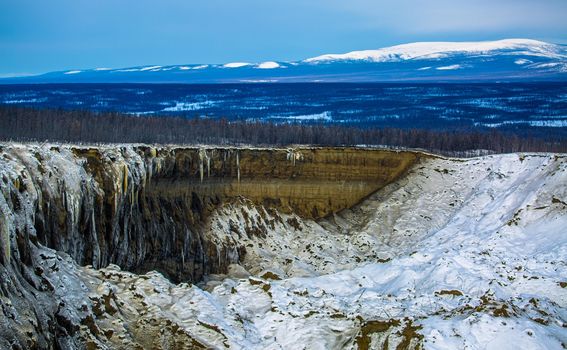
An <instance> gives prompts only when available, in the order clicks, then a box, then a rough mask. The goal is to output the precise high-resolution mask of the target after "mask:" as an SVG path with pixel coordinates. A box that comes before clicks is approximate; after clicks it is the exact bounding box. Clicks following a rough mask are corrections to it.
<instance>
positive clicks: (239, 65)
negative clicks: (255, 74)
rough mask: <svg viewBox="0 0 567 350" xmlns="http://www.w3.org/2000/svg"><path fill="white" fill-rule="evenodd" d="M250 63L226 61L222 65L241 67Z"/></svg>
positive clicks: (225, 66)
mask: <svg viewBox="0 0 567 350" xmlns="http://www.w3.org/2000/svg"><path fill="white" fill-rule="evenodd" d="M250 65H251V63H247V62H232V63H226V64H224V65H223V67H224V68H241V67H246V66H250Z"/></svg>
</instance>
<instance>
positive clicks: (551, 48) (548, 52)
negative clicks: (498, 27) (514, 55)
mask: <svg viewBox="0 0 567 350" xmlns="http://www.w3.org/2000/svg"><path fill="white" fill-rule="evenodd" d="M499 50H506V51H511V50H514V51H519V52H518V54H524V55H529V56H542V57H548V58H566V57H567V56H566V55H565V52H561V51H562V50H561V49H560V47H558V46H557V45H553V44H548V43H545V42H542V41H537V40H529V39H506V40H498V41H479V42H419V43H411V44H403V45H396V46H391V47H385V48H382V49H378V50H364V51H352V52H349V53H345V54H326V55H321V56H317V57H313V58H308V59H306V60H305V61H304V62H308V63H320V62H328V61H341V60H342V61H370V62H396V61H403V60H412V59H437V58H443V57H447V56H449V55H451V54H457V53H460V54H489V53H493V52H495V51H499Z"/></svg>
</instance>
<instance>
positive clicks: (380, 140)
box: [0, 106, 567, 156]
mask: <svg viewBox="0 0 567 350" xmlns="http://www.w3.org/2000/svg"><path fill="white" fill-rule="evenodd" d="M0 139H1V140H4V141H19V142H28V141H36V142H43V141H51V142H68V143H151V144H181V145H183V144H185V145H195V144H215V145H244V144H245V145H263V146H268V145H269V146H287V145H294V144H303V145H317V146H355V145H367V146H383V147H398V148H417V149H425V150H429V151H432V152H437V153H441V154H447V155H464V156H466V155H477V154H482V153H506V152H567V139H565V138H559V137H557V138H542V137H526V136H520V135H516V134H512V133H505V132H500V131H496V130H490V131H479V130H460V131H446V130H445V131H440V130H428V129H400V128H358V127H350V126H342V125H329V124H310V125H306V124H289V123H285V124H275V123H268V122H261V121H254V122H245V121H229V120H227V119H208V118H192V119H189V118H184V117H172V116H133V115H127V114H123V113H117V112H91V111H84V110H82V111H81V110H62V109H33V108H25V107H12V106H0ZM479 150H480V151H479Z"/></svg>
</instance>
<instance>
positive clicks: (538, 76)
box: [0, 39, 567, 84]
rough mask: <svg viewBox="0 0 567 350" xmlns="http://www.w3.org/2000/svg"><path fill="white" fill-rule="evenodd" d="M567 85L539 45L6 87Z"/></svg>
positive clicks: (560, 65)
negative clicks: (416, 83)
mask: <svg viewBox="0 0 567 350" xmlns="http://www.w3.org/2000/svg"><path fill="white" fill-rule="evenodd" d="M471 80H479V81H517V80H523V81H535V80H560V81H564V80H567V47H566V46H564V45H559V44H552V43H546V42H543V41H537V40H532V39H504V40H496V41H477V42H417V43H409V44H402V45H396V46H390V47H384V48H380V49H376V50H362V51H351V52H348V53H344V54H324V55H320V56H315V57H311V58H307V59H304V60H299V61H264V62H259V63H251V62H240V61H238V62H228V63H224V64H210V63H209V64H203V63H201V64H185V65H147V66H136V67H126V68H118V69H110V68H93V69H83V70H79V69H71V70H65V71H58V72H49V73H45V74H41V75H36V76H25V77H10V78H4V79H0V84H1V83H67V82H68V83H90V82H92V83H106V82H108V83H113V82H116V83H269V82H293V83H296V82H388V81H471Z"/></svg>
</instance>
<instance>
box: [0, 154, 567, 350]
mask: <svg viewBox="0 0 567 350" xmlns="http://www.w3.org/2000/svg"><path fill="white" fill-rule="evenodd" d="M566 169H567V160H566V159H565V157H563V156H558V155H527V156H525V155H503V156H490V157H484V158H478V159H472V160H467V161H463V160H448V159H443V158H438V157H433V156H430V155H425V154H422V153H416V152H396V151H384V150H364V149H334V148H295V149H249V148H214V147H203V148H179V147H160V148H155V147H149V146H98V147H79V146H60V145H47V146H46V145H42V146H39V145H18V144H5V145H2V146H1V149H0V174H1V179H0V181H1V186H2V189H1V191H2V195H1V196H0V277H1V279H0V306H1V313H2V315H0V316H1V317H0V348H14V349H18V348H20V349H26V348H39V349H50V348H54V349H55V348H62V349H75V348H89V349H90V348H92V349H95V348H103V349H104V348H110V349H113V348H123V349H131V348H140V349H142V348H144V349H147V348H163V349H170V348H211V347H212V348H245V349H252V348H258V349H264V348H282V347H283V348H289V349H292V348H298V347H301V346H306V347H307V348H359V349H365V348H384V347H388V346H390V347H393V348H400V349H409V348H419V347H426V348H447V347H448V348H451V347H463V346H469V345H470V346H473V347H475V346H477V347H488V345H490V344H492V345H493V346H497V345H498V344H506V342H508V343H510V339H515V340H516V341H522V342H523V344H524V345H525V344H536V345H538V346H540V347H541V348H554V347H556V346H560V345H563V346H565V344H566V343H567V339H566V336H565V331H564V330H565V327H566V320H567V312H566V309H565V308H566V306H567V297H566V292H565V290H566V289H565V287H567V274H566V273H565V271H567V267H566V266H565V261H567V237H565V236H566V235H565V233H564V228H565V227H567V215H566V213H567V204H566V201H567V200H566V199H567V186H566V185H565V184H566V183H567V170H566ZM126 271H128V272H126ZM155 271H157V272H155ZM164 276H165V277H164ZM174 283H177V284H174ZM193 283H196V284H197V285H195V284H193ZM486 329H496V330H497V331H498V332H497V335H498V334H499V335H501V336H500V337H497V336H492V337H491V336H490V335H486V336H484V335H482V334H481V333H483V330H486ZM479 334H481V335H479ZM502 334H504V335H503V336H502ZM498 341H501V343H498Z"/></svg>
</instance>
